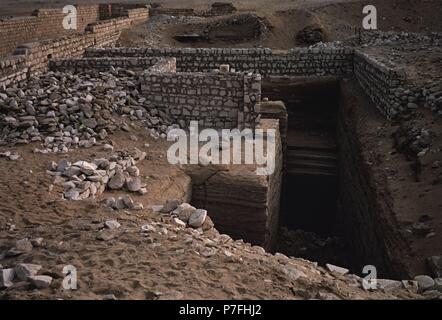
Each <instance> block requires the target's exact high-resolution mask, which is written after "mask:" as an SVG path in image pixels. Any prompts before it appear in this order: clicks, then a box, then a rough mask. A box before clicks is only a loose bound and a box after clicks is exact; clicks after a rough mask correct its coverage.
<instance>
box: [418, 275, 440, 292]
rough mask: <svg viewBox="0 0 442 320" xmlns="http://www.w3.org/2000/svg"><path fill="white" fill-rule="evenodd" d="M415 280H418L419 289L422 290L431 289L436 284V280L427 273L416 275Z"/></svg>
mask: <svg viewBox="0 0 442 320" xmlns="http://www.w3.org/2000/svg"><path fill="white" fill-rule="evenodd" d="M414 280H415V281H417V285H418V288H419V291H421V292H422V291H425V290H428V289H431V288H432V287H433V286H434V285H435V282H434V280H433V279H432V278H431V277H429V276H427V275H419V276H416V277H414Z"/></svg>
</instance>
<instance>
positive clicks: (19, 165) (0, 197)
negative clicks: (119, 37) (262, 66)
mask: <svg viewBox="0 0 442 320" xmlns="http://www.w3.org/2000/svg"><path fill="white" fill-rule="evenodd" d="M79 2H81V1H79ZM83 2H89V3H91V2H92V1H83ZM121 2H138V1H124V0H121ZM158 2H164V3H166V4H167V5H168V6H171V7H190V6H191V7H200V8H204V7H207V4H206V2H204V1H186V2H184V1H177V0H171V1H158ZM232 2H234V3H236V4H237V3H238V1H232ZM325 2H326V1H323V0H318V1H290V2H288V1H282V0H277V1H272V7H271V9H270V8H269V9H267V8H268V7H269V6H268V5H266V6H265V4H268V1H264V0H258V1H251V0H250V1H249V0H246V1H240V2H239V4H238V7H239V8H240V9H242V10H246V9H247V10H255V11H256V12H257V13H258V14H259V15H264V16H266V17H267V19H268V20H269V21H270V23H271V24H272V25H273V26H274V28H273V29H272V31H271V32H272V34H271V35H270V37H268V38H267V40H266V41H267V42H265V43H264V44H262V43H257V42H256V43H241V46H257V45H265V46H269V47H273V48H289V47H291V46H292V44H293V42H292V41H293V36H294V34H295V33H296V31H297V30H299V29H300V28H302V27H303V26H305V24H306V23H311V21H312V20H311V19H317V18H320V19H321V20H320V21H321V23H322V24H323V25H324V26H326V28H327V30H329V32H330V36H331V39H340V38H341V37H343V36H346V35H348V34H349V33H351V30H352V26H354V25H356V24H357V23H359V21H360V20H359V19H360V13H359V10H360V8H359V7H358V6H359V4H352V3H350V4H347V5H345V6H338V5H337V4H336V1H328V2H327V3H325ZM350 2H351V1H350ZM375 2H376V1H375ZM377 2H378V3H379V6H381V7H382V6H383V5H382V3H383V2H380V1H377ZM403 2H404V1H403ZM415 2H419V1H415ZM67 3H68V4H72V3H73V2H72V1H34V0H29V1H27V0H24V1H12V0H2V1H1V2H0V16H8V15H24V14H29V13H30V12H31V11H32V10H33V9H37V8H42V7H44V8H46V7H53V6H55V7H59V6H60V5H61V4H67ZM74 3H75V1H74ZM319 3H321V4H324V5H321V6H320V7H319V8H318V7H317V5H318V4H319ZM395 3H396V1H392V2H389V6H385V8H386V10H385V13H382V15H383V16H385V17H386V18H385V19H382V21H384V22H385V23H384V22H383V23H384V25H383V27H384V28H385V29H386V30H389V29H391V27H393V26H394V27H395V28H396V29H398V30H411V31H422V30H427V28H428V27H429V26H431V27H432V29H433V30H442V27H441V23H442V21H441V20H440V16H438V15H437V13H438V12H440V11H437V10H434V8H433V7H431V6H430V5H429V4H428V2H422V5H421V6H418V7H416V9H410V8H411V7H406V6H402V7H395V5H394V4H395ZM438 3H439V4H441V2H438ZM390 5H391V6H390ZM301 6H302V7H303V8H305V6H313V7H314V8H310V10H309V11H308V12H307V11H306V10H301V11H287V9H291V8H299V7H301ZM263 7H265V8H266V9H265V10H262V8H263ZM395 9H397V10H399V12H400V13H399V14H397V11H394V10H395ZM276 10H285V11H286V12H285V13H283V14H281V13H278V14H276V13H275V11H276ZM343 12H344V13H345V14H343ZM395 12H396V15H394V13H395ZM387 13H388V14H387ZM312 14H313V15H312ZM408 15H412V17H422V16H426V17H428V20H425V22H422V19H418V20H415V21H414V20H413V19H412V23H409V22H405V21H404V20H403V17H405V16H408ZM390 16H396V17H397V18H395V19H394V20H390V19H389V18H388V17H390ZM299 17H301V19H299V20H300V21H299V20H298V18H299ZM336 17H339V18H338V19H336ZM407 20H408V19H407ZM145 26H146V25H143V26H141V29H136V30H135V31H134V32H133V33H132V34H131V35H129V36H133V38H130V39H129V40H128V41H133V42H132V44H136V45H139V44H140V43H141V42H143V41H144V40H145V38H144V35H143V32H146V31H148V30H147V29H142V28H144V27H145ZM165 32H166V34H168V35H169V36H171V35H172V34H170V33H167V30H165ZM134 34H135V36H134ZM129 36H128V37H129ZM170 41H171V39H170V37H169V38H168V37H164V38H163V37H162V38H160V42H159V43H158V44H160V45H171V44H172V45H175V43H173V42H170ZM219 45H223V46H225V44H219ZM420 117H421V119H422V121H424V122H425V121H429V122H432V121H434V120H433V119H431V117H429V116H428V115H427V114H423V115H421V116H420ZM393 129H394V128H387V129H385V131H382V132H380V133H379V134H382V135H384V138H385V141H386V142H385V144H382V145H379V148H380V149H379V150H381V151H382V152H384V155H389V153H390V152H391V151H392V150H391V144H390V143H391V141H392V140H391V139H390V137H389V135H390V134H391V132H392V131H393ZM389 130H391V131H389ZM131 134H134V133H131ZM136 134H137V135H138V136H139V140H138V141H137V142H134V141H132V140H131V139H129V134H128V133H123V132H120V133H117V134H115V135H113V136H111V137H110V138H111V139H112V140H113V141H114V142H115V145H116V148H117V149H131V148H133V147H135V146H137V147H138V148H140V149H146V148H145V147H144V144H145V143H146V142H148V143H150V144H151V147H149V148H147V151H148V158H147V160H145V161H143V162H141V163H139V164H138V166H139V168H140V170H141V175H142V176H143V177H144V179H145V181H146V183H147V184H148V194H147V195H145V196H143V197H141V196H138V197H137V196H134V200H136V201H141V202H142V203H143V204H144V205H145V209H144V210H143V211H132V212H129V211H128V212H123V211H122V212H118V213H116V212H114V211H112V210H110V209H107V208H105V207H104V206H102V205H101V204H99V203H98V202H97V201H94V200H86V201H78V202H72V201H65V200H62V199H61V190H60V189H59V188H58V187H54V188H53V189H52V190H50V189H51V188H50V185H51V184H52V178H51V177H50V176H49V175H48V174H47V173H46V167H47V164H48V162H49V161H51V160H55V161H59V160H61V159H62V158H63V157H65V156H63V155H36V154H34V153H32V150H33V148H35V147H36V145H28V146H19V147H11V148H8V147H0V151H6V150H16V151H17V152H18V153H19V154H20V155H21V156H22V157H23V160H21V161H19V162H13V161H7V160H4V159H0V164H1V165H0V201H1V202H2V206H1V208H0V231H1V232H0V252H2V253H4V252H6V251H7V250H9V249H10V248H12V247H13V246H14V244H15V241H16V240H17V239H22V238H26V237H27V238H37V237H42V238H43V244H42V245H41V246H39V247H35V248H34V249H33V251H32V252H30V253H25V254H22V255H20V256H17V257H1V256H0V258H1V259H0V263H1V264H2V265H3V266H5V267H8V266H14V265H15V264H17V263H19V262H28V263H37V264H41V265H42V266H43V268H44V270H43V272H45V273H47V274H50V275H52V276H53V277H54V278H55V279H56V280H55V281H54V283H53V285H52V286H51V287H50V288H48V289H44V290H41V291H35V290H29V288H26V287H23V286H22V285H21V284H20V285H17V286H15V287H13V288H11V289H9V290H6V291H2V292H1V293H0V298H4V299H8V298H37V299H38V298H43V299H57V298H62V299H80V298H88V299H101V298H104V297H105V295H107V294H114V295H115V296H116V297H117V298H120V299H157V298H175V299H177V298H178V299H179V298H191V299H194V298H212V299H232V298H246V299H256V298H261V299H298V298H322V299H326V298H344V299H348V298H353V299H359V298H388V297H393V296H390V295H386V294H383V293H381V292H374V293H371V294H369V293H367V292H365V291H363V290H360V289H357V288H353V287H351V286H349V285H348V283H349V282H350V281H349V279H345V278H344V277H342V276H336V275H331V274H330V273H328V272H326V271H325V270H323V269H322V268H319V267H316V266H315V265H314V264H312V263H309V262H306V261H302V260H287V259H286V258H284V257H281V256H276V257H275V256H271V255H269V254H264V253H262V252H261V250H260V249H259V248H252V247H250V246H248V245H245V244H243V243H241V242H240V241H239V242H233V241H227V242H225V237H219V235H218V234H217V232H216V231H211V232H208V233H207V234H204V235H201V234H197V233H195V232H192V231H191V230H190V229H185V230H183V229H179V228H178V227H177V226H175V225H174V224H173V222H171V221H169V219H168V218H166V217H164V216H161V215H159V214H157V213H154V212H153V211H152V210H151V209H149V207H150V206H151V205H156V204H162V203H163V202H164V201H165V200H166V199H168V198H173V197H178V198H184V197H185V195H186V190H187V188H188V186H189V178H188V177H187V176H186V175H185V174H184V173H183V172H182V171H181V169H180V168H177V167H172V166H170V165H169V164H168V163H167V162H166V161H165V148H166V146H167V145H166V144H165V143H164V142H163V143H162V142H158V141H151V139H150V138H148V137H147V135H146V133H145V132H143V131H142V130H140V131H139V132H137V133H136ZM373 139H375V138H373ZM439 139H440V138H439ZM437 143H440V140H437ZM102 155H104V151H102V149H101V148H100V147H94V148H91V149H78V150H73V151H71V152H69V154H68V155H67V156H66V157H68V158H69V159H71V160H85V159H93V158H96V157H100V156H102ZM385 157H386V159H384V160H385V161H387V162H388V161H389V162H390V163H392V166H393V167H395V168H397V169H394V171H391V170H387V169H388V168H386V172H387V173H390V175H389V176H388V177H389V179H390V181H400V183H396V182H390V183H391V188H392V190H393V195H394V197H395V198H396V199H397V202H396V203H395V206H396V208H397V211H399V212H401V213H402V218H403V221H404V224H405V226H408V225H409V224H410V223H413V222H414V221H416V219H417V218H418V217H419V216H420V215H421V214H422V213H424V212H425V213H430V214H432V215H437V214H438V212H440V204H438V203H437V202H435V201H434V199H435V197H436V196H437V194H439V193H440V185H439V186H437V187H432V186H431V187H430V184H431V181H430V177H431V176H430V175H426V174H424V175H423V178H422V179H421V181H419V182H416V181H414V182H413V181H412V177H411V175H410V169H409V163H407V162H406V161H405V160H404V159H403V157H402V155H396V154H393V155H392V157H388V156H385ZM434 159H436V158H434ZM434 159H433V158H431V159H430V158H429V159H428V164H427V167H426V169H425V170H427V169H428V170H430V168H429V165H430V163H431V161H434ZM427 189H428V190H429V191H427ZM419 190H421V191H419ZM109 194H110V193H109V192H106V193H105V194H104V195H103V196H106V195H109ZM410 195H412V196H410ZM110 219H117V220H118V221H119V222H120V223H121V225H122V227H121V228H120V229H119V231H118V232H116V234H115V238H114V239H112V240H109V241H100V240H97V239H96V237H97V235H98V234H99V233H100V232H101V230H102V229H103V222H104V221H106V220H110ZM437 219H438V220H436V221H435V223H436V224H435V226H436V228H437V230H438V232H437V233H436V237H435V238H430V239H426V238H424V239H417V240H413V241H414V244H413V245H414V249H415V250H416V251H418V252H419V257H418V258H417V259H418V263H419V268H421V267H422V263H423V261H422V257H424V256H425V255H427V254H429V253H430V251H431V252H432V250H434V244H440V243H442V239H441V236H442V232H439V230H442V224H441V220H440V219H439V218H437ZM146 223H149V224H152V225H155V228H156V231H155V232H152V233H150V234H148V235H147V236H146V235H142V234H141V233H140V228H141V226H142V225H144V224H146ZM11 225H14V226H15V227H14V228H12V227H11ZM165 230H167V231H165ZM213 251H214V253H213ZM207 252H210V255H209V254H207ZM226 252H228V253H226ZM212 253H213V255H212ZM65 265H74V266H75V267H76V268H77V270H78V274H79V285H80V288H79V290H77V291H65V290H63V289H61V288H60V285H61V279H62V275H61V271H62V269H63V267H64V266H65ZM293 270H295V271H293ZM419 270H420V269H419ZM300 271H301V272H302V273H303V274H304V275H305V277H304V276H300V277H297V276H294V274H299V272H300ZM395 297H401V298H416V296H414V295H412V294H410V293H407V292H401V293H399V294H395Z"/></svg>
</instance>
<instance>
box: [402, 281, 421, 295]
mask: <svg viewBox="0 0 442 320" xmlns="http://www.w3.org/2000/svg"><path fill="white" fill-rule="evenodd" d="M402 285H403V286H404V288H405V289H407V290H409V291H411V292H415V293H416V292H417V291H418V289H419V286H418V283H417V281H414V280H402Z"/></svg>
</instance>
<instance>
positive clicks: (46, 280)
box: [29, 275, 52, 289]
mask: <svg viewBox="0 0 442 320" xmlns="http://www.w3.org/2000/svg"><path fill="white" fill-rule="evenodd" d="M29 280H30V282H31V283H32V284H33V285H34V286H35V287H36V288H37V289H45V288H48V287H49V286H50V285H51V283H52V277H50V276H44V275H40V276H30V277H29Z"/></svg>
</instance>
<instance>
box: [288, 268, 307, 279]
mask: <svg viewBox="0 0 442 320" xmlns="http://www.w3.org/2000/svg"><path fill="white" fill-rule="evenodd" d="M282 272H283V273H284V274H285V275H286V276H287V277H288V278H289V279H290V280H291V281H296V280H298V279H299V278H305V277H306V275H305V273H304V272H302V271H300V270H298V269H296V268H295V267H292V266H284V267H282Z"/></svg>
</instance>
